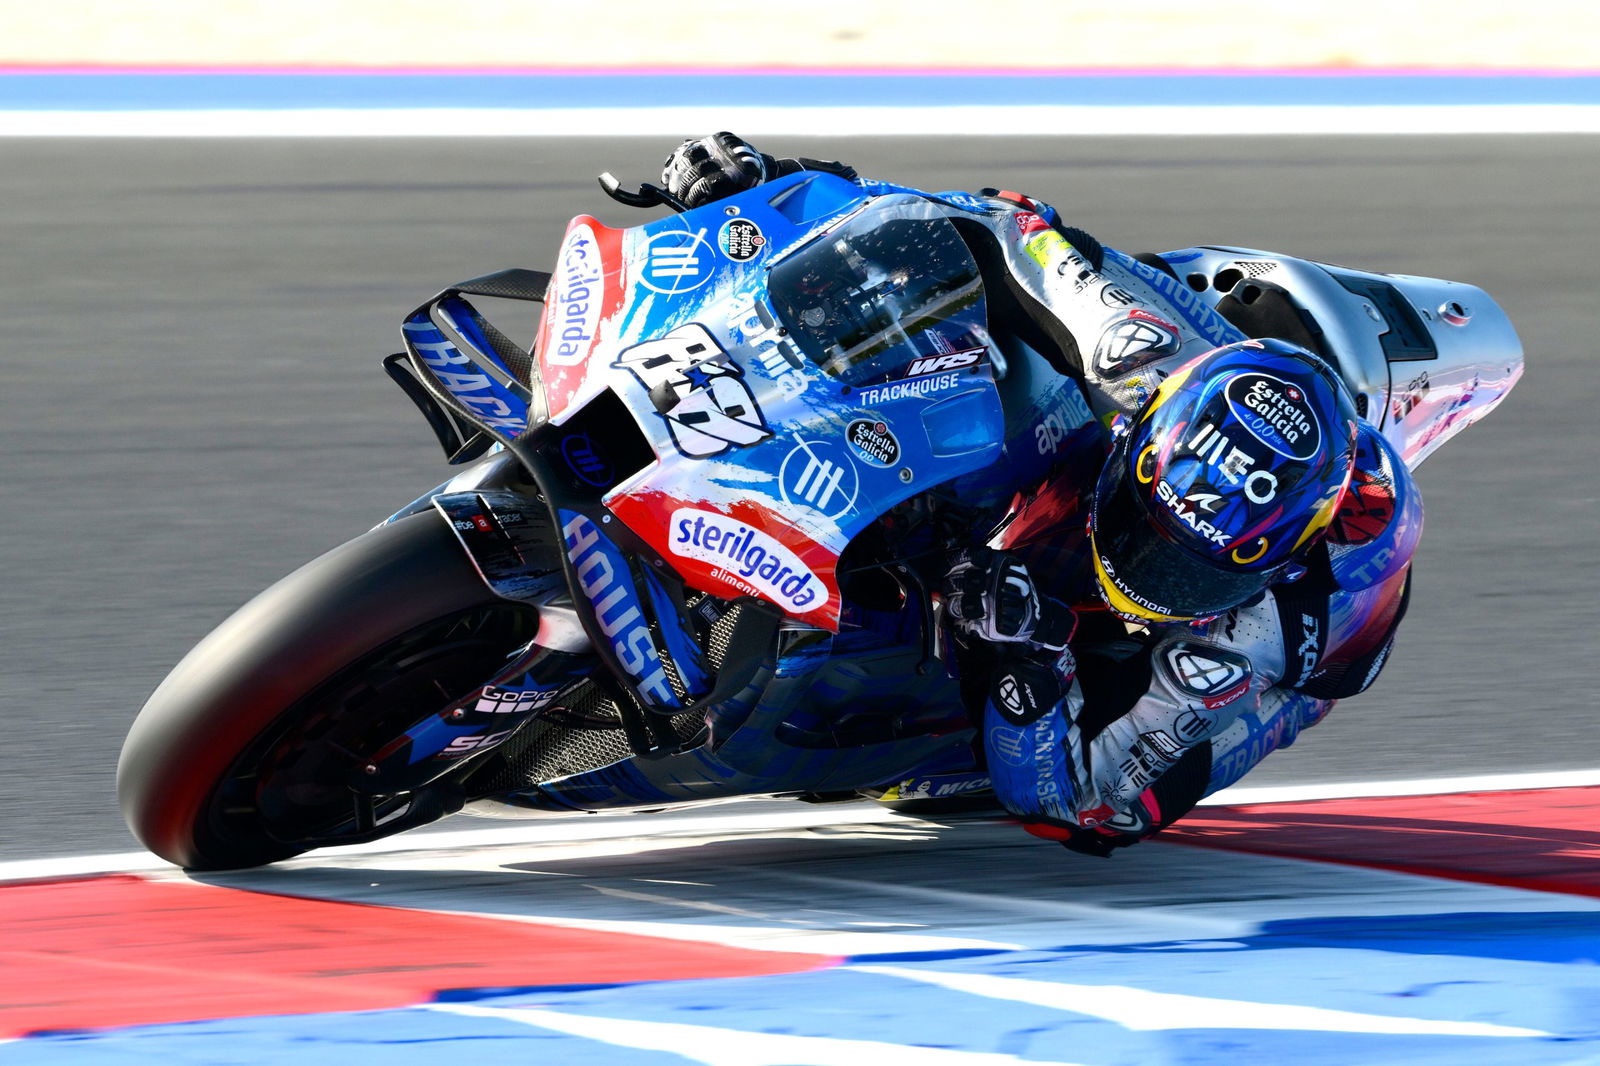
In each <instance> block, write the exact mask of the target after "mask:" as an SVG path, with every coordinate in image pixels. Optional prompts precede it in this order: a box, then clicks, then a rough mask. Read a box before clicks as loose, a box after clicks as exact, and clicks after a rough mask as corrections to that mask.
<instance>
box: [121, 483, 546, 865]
mask: <svg viewBox="0 0 1600 1066" xmlns="http://www.w3.org/2000/svg"><path fill="white" fill-rule="evenodd" d="M536 625H537V613H536V612H535V611H534V610H533V609H532V608H529V607H526V606H523V605H520V604H515V603H511V602H508V601H506V600H502V599H500V598H498V597H497V596H495V595H494V594H493V593H492V592H490V591H489V589H488V587H487V586H486V585H485V584H484V582H483V579H482V578H481V577H479V575H478V573H477V571H476V570H475V569H474V568H473V566H472V564H471V562H470V560H469V559H468V558H467V556H466V553H465V552H464V551H463V550H462V548H461V545H460V543H459V542H458V541H457V540H456V537H455V534H454V533H453V532H452V531H451V530H450V528H449V526H448V525H447V524H446V523H445V520H444V519H443V518H442V517H441V516H440V515H439V514H438V513H437V512H434V511H431V510H430V511H426V512H422V513H419V514H416V515H411V516H409V517H406V518H403V519H400V520H399V521H396V522H393V523H391V524H389V525H386V526H381V527H379V528H378V529H375V530H372V531H371V532H369V533H366V534H363V535H362V536H360V537H357V538H356V539H354V540H352V541H349V542H347V543H345V544H343V545H341V546H340V547H338V548H335V549H334V550H333V551H331V552H329V553H327V554H326V555H323V556H322V557H320V558H318V559H315V560H313V561H312V562H310V563H307V564H306V565H305V566H303V567H301V568H300V569H299V570H296V571H295V572H294V573H292V574H290V575H289V576H288V577H286V578H284V579H283V580H282V581H279V582H278V583H277V584H275V585H273V586H272V587H271V588H269V589H267V590H266V591H265V592H263V593H261V594H260V595H259V596H257V597H255V599H253V600H251V601H250V602H249V603H247V604H245V605H244V606H243V607H241V608H239V610H238V611H236V612H235V613H234V614H233V615H232V616H231V617H229V618H228V619H227V620H226V621H224V622H223V623H222V624H221V625H220V626H218V627H217V628H216V629H215V630H214V631H213V632H212V633H211V634H210V635H209V636H207V637H206V638H205V639H204V640H202V641H201V642H200V643H199V644H198V645H196V646H195V648H194V650H192V651H191V652H189V654H188V655H187V656H185V657H184V658H183V660H182V661H181V662H180V663H179V664H178V665H177V666H176V667H175V668H174V669H173V671H172V673H171V674H170V675H168V677H167V679H166V680H165V681H163V682H162V683H161V685H160V686H159V687H158V688H157V689H156V690H155V692H154V693H153V694H152V695H151V696H150V699H149V700H148V701H147V702H146V703H145V705H144V709H143V710H141V711H140V712H139V715H138V717H137V719H135V721H134V723H133V728H132V729H131V730H130V731H129V734H128V738H127V740H126V741H125V742H124V744H123V748H122V757H121V759H120V761H119V762H118V765H117V798H118V802H119V803H120V805H121V807H122V813H123V817H124V818H125V819H126V820H127V822H128V827H129V828H130V829H131V830H132V831H133V835H134V836H135V837H137V838H138V839H139V842H140V843H142V844H143V845H144V846H145V847H147V848H149V849H150V850H151V851H153V852H155V853H156V854H157V855H159V856H161V857H162V858H164V859H166V860H168V861H169V862H173V863H176V864H177V865H179V866H184V867H189V868H192V869H211V870H216V869H231V868H238V867H245V866H258V865H261V864H263V863H269V862H275V861H277V860H279V859H284V858H288V857H289V856H291V855H296V854H298V853H300V852H302V851H305V850H307V849H308V848H310V847H316V846H320V845H321V844H322V843H326V842H327V840H326V839H325V838H327V837H328V836H330V835H335V836H336V835H337V833H338V832H339V831H340V830H339V829H338V817H337V812H338V809H339V808H338V804H339V802H340V801H341V800H344V801H348V800H349V799H351V798H353V793H349V791H348V789H340V787H339V785H338V782H339V780H340V779H341V775H343V774H347V773H348V771H349V769H350V763H349V761H348V758H346V757H345V756H344V753H343V752H342V751H341V750H340V744H339V742H340V741H348V739H349V737H350V735H351V734H352V732H355V733H357V734H358V735H359V731H360V730H361V729H362V728H368V729H371V728H375V726H376V724H377V722H376V720H377V718H378V716H379V715H380V713H381V714H382V715H383V717H384V718H385V719H386V720H385V721H384V722H383V723H382V725H383V726H384V727H385V728H387V727H389V725H390V723H391V722H392V721H393V720H395V719H396V716H397V715H398V716H399V717H406V716H410V717H411V719H412V720H414V718H415V717H416V716H418V715H419V714H420V713H425V709H426V707H427V706H442V705H443V703H444V702H445V701H446V699H448V698H455V697H457V696H460V695H464V694H465V692H466V691H470V686H471V685H472V684H473V683H474V682H475V681H476V682H481V681H482V680H483V679H484V678H485V677H487V676H488V675H489V674H491V673H492V672H493V671H494V670H495V669H496V668H497V667H498V666H499V664H500V663H502V662H503V661H504V656H505V654H506V653H507V652H509V651H511V650H512V649H513V648H514V647H515V646H516V644H517V643H519V642H525V641H526V640H527V639H529V638H530V637H531V636H532V634H533V631H534V629H535V627H536ZM441 644H445V645H448V646H447V647H445V648H443V649H442V650H441V649H440V645H441ZM379 675H381V677H380V676H379ZM441 679H442V680H441ZM423 685H426V686H428V689H427V691H421V690H420V689H419V686H423ZM452 687H453V688H454V689H455V690H457V691H449V690H450V689H451V688H452ZM358 688H359V689H360V690H361V692H362V693H363V694H364V696H365V699H366V702H365V705H360V704H359V703H358V701H355V700H353V698H352V693H354V692H356V691H357V689H358ZM353 705H354V706H356V710H355V712H352V710H351V708H352V706H353ZM363 716H365V717H366V718H367V719H369V720H368V721H359V720H358V721H351V719H352V718H356V719H360V718H362V717H363ZM401 728H403V726H402V727H401ZM318 745H320V748H318ZM308 767H309V768H310V769H307V768H308ZM285 779H287V780H288V783H287V784H282V782H283V781H284V780H285ZM275 781H277V782H278V784H275ZM397 802H402V801H397ZM348 806H349V805H348V803H347V807H348ZM330 818H331V819H332V821H330ZM408 824H415V823H414V822H413V823H408ZM297 833H299V834H301V835H302V836H303V838H304V841H308V842H297V840H296V834H297Z"/></svg>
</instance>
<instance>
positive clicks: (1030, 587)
mask: <svg viewBox="0 0 1600 1066" xmlns="http://www.w3.org/2000/svg"><path fill="white" fill-rule="evenodd" d="M944 600H945V608H946V610H947V611H949V614H950V618H951V621H952V622H953V623H954V624H955V628H956V631H957V632H960V633H964V634H966V635H968V636H972V637H977V638H978V639H980V640H986V641H989V642H991V643H998V644H1027V645H1029V646H1031V647H1036V648H1050V649H1051V650H1054V651H1060V650H1061V649H1062V648H1065V647H1066V646H1067V642H1068V641H1069V640H1071V639H1072V633H1073V630H1075V629H1076V628H1077V618H1076V616H1075V615H1074V614H1073V613H1072V609H1071V608H1070V607H1067V606H1066V605H1065V604H1063V603H1061V602H1059V601H1057V600H1053V599H1051V598H1050V597H1048V596H1040V595H1039V591H1038V589H1036V588H1035V587H1034V584H1033V578H1032V577H1031V576H1030V575H1029V574H1028V568H1027V567H1025V566H1023V565H1022V563H1021V562H1019V561H1018V560H1017V559H1016V558H1014V557H1012V556H1010V555H1007V554H1006V553H1004V552H994V551H990V550H988V549H987V548H975V549H972V550H970V551H964V552H962V553H961V554H960V555H958V556H956V562H955V565H954V566H952V567H951V568H950V571H949V573H947V574H946V575H945V579H944Z"/></svg>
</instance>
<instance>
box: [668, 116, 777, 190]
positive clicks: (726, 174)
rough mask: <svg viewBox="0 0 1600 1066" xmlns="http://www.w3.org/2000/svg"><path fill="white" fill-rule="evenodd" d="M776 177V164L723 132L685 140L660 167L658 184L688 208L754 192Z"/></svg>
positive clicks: (748, 145)
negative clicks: (759, 186) (750, 190)
mask: <svg viewBox="0 0 1600 1066" xmlns="http://www.w3.org/2000/svg"><path fill="white" fill-rule="evenodd" d="M776 175H777V161H776V160H774V159H773V158H772V157H771V156H770V155H766V154H765V153H762V152H758V151H756V149H755V146H753V145H752V144H750V143H749V142H748V141H745V140H742V139H740V138H738V137H735V136H734V135H733V134H731V133H728V132H726V131H724V132H722V133H713V134H712V135H711V136H709V137H701V138H698V139H696V140H690V141H684V142H683V143H682V144H680V145H678V147H677V148H675V149H673V152H672V154H671V155H670V156H668V157H667V161H666V163H665V164H663V165H662V168H661V184H662V185H663V186H665V187H666V190H667V191H668V192H670V193H671V194H672V195H673V196H676V197H677V198H678V199H680V200H682V201H683V202H684V203H686V204H688V205H689V206H690V207H700V206H702V205H704V204H709V203H711V202H712V201H713V200H720V199H722V198H723V197H725V196H732V195H733V194H734V193H739V192H744V191H745V190H746V189H753V188H755V187H756V186H757V185H760V184H761V183H762V182H764V181H766V180H768V179H769V178H772V177H775V176H776Z"/></svg>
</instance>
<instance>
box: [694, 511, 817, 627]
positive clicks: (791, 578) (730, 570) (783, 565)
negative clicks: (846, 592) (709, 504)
mask: <svg viewBox="0 0 1600 1066" xmlns="http://www.w3.org/2000/svg"><path fill="white" fill-rule="evenodd" d="M669 529H670V530H671V534H670V539H669V541H668V544H667V546H668V548H669V549H670V550H671V551H672V554H674V555H678V556H682V557H683V558H685V559H695V560H698V561H699V562H702V563H710V564H711V565H712V567H713V570H712V576H713V577H716V578H719V579H721V580H723V581H727V582H729V583H730V584H733V585H737V586H740V587H743V588H746V589H748V590H749V591H751V592H753V593H756V594H758V595H761V596H765V597H766V598H767V599H769V600H771V601H772V602H773V603H776V604H778V605H779V606H780V607H785V608H787V609H789V610H792V611H794V612H795V613H796V614H809V613H810V612H812V611H816V610H820V609H821V608H823V607H826V606H827V605H828V603H829V601H830V600H831V598H832V594H831V593H830V592H829V591H828V587H827V586H826V585H824V584H823V583H822V579H821V578H819V577H817V575H816V574H814V573H812V572H811V568H810V567H808V566H806V564H805V563H803V562H801V561H800V557H799V556H798V555H796V554H795V553H794V552H792V551H790V550H789V549H788V548H787V547H785V546H784V545H783V544H782V543H781V542H779V541H778V540H776V539H775V538H773V537H771V536H769V535H768V534H766V533H764V532H762V531H761V530H759V529H756V528H754V527H752V526H748V525H746V524H745V523H743V522H741V521H739V520H738V519H737V518H733V517H731V516H729V515H725V514H722V513H720V512H717V511H706V510H701V509H700V508H698V507H679V508H678V509H677V510H675V511H673V512H672V520H671V524H670V526H669Z"/></svg>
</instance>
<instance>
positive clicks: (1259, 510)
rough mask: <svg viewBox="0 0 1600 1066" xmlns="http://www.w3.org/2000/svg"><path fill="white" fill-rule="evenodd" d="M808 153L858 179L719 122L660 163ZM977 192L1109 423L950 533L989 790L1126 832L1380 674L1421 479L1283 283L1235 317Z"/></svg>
mask: <svg viewBox="0 0 1600 1066" xmlns="http://www.w3.org/2000/svg"><path fill="white" fill-rule="evenodd" d="M799 170H820V171H826V172H828V173H832V174H836V175H838V176H841V177H844V178H847V179H850V180H856V174H855V171H854V170H853V169H852V168H850V167H848V166H846V165H844V164H842V163H836V162H823V161H818V160H810V159H775V158H773V157H772V156H770V155H766V154H763V153H761V152H759V151H757V150H756V149H755V148H754V147H753V146H751V145H750V144H748V143H747V142H745V141H743V140H741V139H739V138H737V137H735V136H734V135H732V134H730V133H726V132H723V133H717V134H714V135H712V136H709V137H703V138H698V139H694V140H690V141H686V142H684V144H682V145H680V146H679V147H678V148H677V149H676V150H675V151H674V152H673V153H672V154H671V156H670V157H669V158H668V159H667V161H666V164H665V166H664V168H663V173H662V181H663V184H664V185H665V187H666V189H667V191H668V192H669V193H671V194H672V195H673V196H675V197H677V198H678V199H679V200H682V201H683V202H684V203H685V204H687V205H688V206H689V207H698V206H701V205H703V204H705V203H709V202H712V201H714V200H716V199H720V198H721V197H724V196H728V195H732V194H733V193H737V192H741V191H744V190H745V189H748V188H751V187H753V186H755V185H758V184H760V183H762V182H764V181H768V180H771V179H773V178H775V177H780V176H783V175H786V174H792V173H794V172H796V171H799ZM863 184H868V183H863ZM976 202H977V203H978V204H979V205H980V207H981V212H982V214H983V216H984V222H985V224H986V225H987V226H988V228H989V229H990V231H992V232H993V233H994V234H995V235H996V237H997V238H998V239H999V241H1000V243H1001V245H1002V246H1003V249H1004V252H1005V266H1006V270H1007V272H1008V284H1007V288H1009V289H1013V290H1015V291H1014V292H1013V295H1012V297H1011V303H1010V305H1009V306H1010V307H1011V309H1012V313H1013V314H1014V315H1019V316H1020V317H1022V318H1023V319H1026V320H1028V321H1025V322H1023V323H1022V325H1023V326H1024V327H1025V336H1026V337H1028V338H1029V339H1030V340H1031V342H1032V343H1033V344H1034V345H1035V346H1036V347H1037V348H1038V349H1039V350H1040V351H1041V353H1042V354H1046V356H1047V358H1049V360H1050V362H1051V363H1052V365H1054V366H1055V368H1056V369H1057V370H1059V371H1061V372H1062V373H1064V374H1067V375H1068V376H1069V377H1071V378H1073V379H1074V380H1075V381H1077V382H1078V383H1079V385H1080V386H1081V387H1082V388H1083V390H1084V392H1085V394H1086V396H1087V397H1088V400H1089V403H1090V406H1091V408H1092V409H1093V411H1094V413H1095V415H1097V416H1099V417H1100V418H1101V419H1103V420H1104V421H1105V422H1106V423H1107V424H1108V425H1110V426H1111V429H1112V446H1111V449H1110V454H1109V457H1108V458H1107V459H1106V460H1105V462H1104V465H1103V467H1102V468H1101V469H1100V471H1099V476H1098V478H1097V479H1096V480H1095V481H1094V483H1093V486H1092V489H1091V488H1090V487H1089V486H1088V485H1085V484H1084V483H1083V482H1082V480H1081V479H1082V478H1083V476H1084V473H1083V470H1082V464H1076V465H1075V466H1074V467H1073V468H1070V469H1065V470H1059V471H1056V472H1053V475H1052V476H1051V477H1050V478H1047V479H1046V480H1045V482H1044V483H1043V484H1040V485H1036V486H1029V487H1028V488H1027V489H1026V490H1025V491H1022V492H1019V493H1018V495H1017V498H1016V500H1014V501H1013V505H1012V507H1011V508H1010V511H1009V514H1008V517H1007V520H1006V521H1005V522H1004V523H1003V526H1002V528H1000V529H999V530H998V531H996V532H995V533H994V534H993V535H992V536H990V537H989V538H987V540H986V542H985V543H984V544H982V545H976V546H973V547H972V548H971V549H969V550H967V551H964V552H962V553H961V554H960V555H958V557H957V559H956V561H955V563H954V565H953V566H952V567H951V568H950V570H949V573H948V574H947V576H946V579H945V583H944V597H943V599H944V610H945V614H946V617H948V618H949V619H950V621H951V625H952V629H953V630H954V631H955V633H956V635H957V642H958V644H959V645H960V646H961V648H962V651H963V656H962V657H963V664H962V665H963V670H962V673H963V676H964V677H969V676H981V677H984V678H986V679H987V681H986V686H985V691H982V692H980V693H978V694H976V695H975V698H974V699H973V700H972V702H973V704H977V703H978V702H979V700H981V702H982V710H981V720H980V722H979V732H980V735H981V737H982V741H983V747H984V753H985V756H986V760H987V765H988V771H989V775H990V778H991V782H992V785H993V788H994V790H995V793H996V795H997V797H998V798H999V799H1000V801H1001V802H1002V803H1003V804H1004V805H1005V806H1006V808H1007V809H1008V810H1009V811H1011V812H1012V813H1013V814H1014V815H1016V816H1017V817H1018V818H1019V819H1020V820H1021V821H1022V823H1023V825H1024V827H1025V828H1026V829H1027V830H1028V831H1029V832H1031V833H1033V834H1035V835H1037V836H1041V837H1045V838H1048V839H1054V840H1058V841H1060V842H1061V843H1063V844H1064V845H1066V846H1067V847H1069V848H1071V849H1073V850H1076V851H1082V852H1087V853H1091V854H1099V855H1108V854H1110V853H1111V851H1112V850H1113V849H1115V848H1118V847H1122V846H1126V845H1129V844H1132V843H1135V842H1137V841H1139V840H1141V839H1144V838H1146V837H1148V836H1150V835H1152V834H1153V833H1155V832H1158V831H1159V830H1160V829H1162V828H1164V827H1165V826H1167V825H1170V824H1172V823H1173V822H1174V821H1176V820H1177V819H1178V818H1179V817H1181V816H1182V815H1183V814H1185V813H1187V812H1188V811H1189V810H1190V809H1191V808H1192V807H1193V806H1194V804H1195V803H1196V802H1198V801H1199V800H1200V799H1201V798H1203V797H1204V796H1205V795H1208V794H1209V793H1211V792H1214V791H1216V790H1218V789H1220V788H1224V787H1227V786H1228V785H1231V784H1233V783H1234V782H1235V781H1237V780H1238V779H1239V778H1241V777H1242V776H1244V774H1245V773H1246V772H1247V771H1248V770H1249V769H1250V768H1252V767H1253V766H1254V765H1255V764H1256V763H1258V762H1260V760H1261V759H1263V758H1265V757H1266V756H1267V755H1268V754H1270V753H1271V752H1272V751H1274V750H1276V749H1277V748H1280V747H1285V746H1287V745H1288V744H1290V743H1292V742H1293V740H1294V739H1295V737H1296V736H1297V734H1298V733H1299V731H1300V730H1301V729H1304V728H1307V727H1309V726H1311V725H1314V724H1316V723H1317V722H1318V721H1320V720H1321V719H1322V717H1323V716H1324V715H1326V714H1327V712H1328V710H1329V709H1330V708H1331V707H1332V705H1333V701H1334V700H1336V699H1341V698H1344V697H1347V696H1351V695H1355V694H1356V693H1358V692H1361V691H1363V690H1365V689H1366V688H1367V687H1369V686H1370V685H1371V684H1372V682H1373V681H1374V680H1375V678H1376V677H1377V675H1378V673H1379V671H1380V670H1381V669H1382V667H1383V664H1384V662H1385V661H1386V659H1387V657H1388V654H1389V650H1390V648H1391V647H1392V645H1393V640H1394V633H1395V630H1396V628H1397V627H1398V625H1399V623H1400V621H1401V619H1402V617H1403V616H1404V613H1405V608H1406V604H1407V600H1408V598H1409V593H1410V560H1411V556H1412V553H1413V552H1414V550H1415V546H1416V542H1417V539H1418V537H1419V535H1420V532H1421V524H1422V523H1421V514H1422V511H1421V500H1420V497H1419V495H1418V493H1417V490H1416V487H1415V484H1414V482H1413V481H1412V480H1411V477H1410V474H1409V472H1408V471H1407V469H1406V466H1405V464H1404V462H1402V460H1401V458H1400V456H1399V455H1398V454H1397V453H1396V452H1395V450H1394V449H1393V448H1392V446H1390V445H1389V444H1388V443H1387V442H1386V441H1385V440H1384V438H1383V437H1382V436H1381V434H1380V433H1379V432H1378V431H1377V429H1376V428H1375V427H1373V426H1372V425H1371V424H1370V423H1367V422H1365V421H1364V420H1363V419H1361V418H1360V417H1359V416H1358V414H1357V409H1356V406H1355V404H1354V402H1353V401H1352V398H1351V396H1350V395H1349V392H1348V391H1347V389H1346V388H1345V386H1344V384H1343V382H1342V381H1341V380H1340V378H1339V376H1338V375H1337V374H1336V373H1335V372H1334V371H1333V370H1331V369H1330V368H1329V366H1328V364H1327V363H1326V362H1325V361H1324V360H1323V359H1322V358H1320V357H1319V355H1318V354H1316V351H1315V348H1316V344H1317V341H1316V339H1315V337H1314V336H1311V335H1309V334H1307V333H1306V331H1305V327H1304V326H1303V325H1301V324H1299V320H1298V319H1297V318H1296V316H1294V315H1293V314H1292V313H1285V308H1284V307H1283V306H1282V305H1281V302H1280V303H1279V304H1274V303H1273V301H1272V300H1270V299H1269V300H1263V301H1258V302H1259V303H1260V304H1261V306H1258V307H1245V306H1244V305H1243V304H1240V303H1239V301H1234V304H1236V305H1237V306H1232V307H1231V308H1230V306H1229V303H1228V300H1227V299H1224V301H1223V302H1222V303H1220V304H1219V305H1218V310H1227V311H1230V315H1229V317H1230V318H1231V319H1232V322H1229V321H1226V320H1224V319H1222V318H1220V317H1218V316H1217V315H1216V314H1215V312H1212V311H1211V310H1210V309H1209V308H1208V307H1206V306H1204V305H1202V304H1200V303H1199V301H1197V300H1194V298H1193V293H1192V292H1189V291H1187V290H1186V289H1185V288H1184V287H1183V286H1182V284H1181V283H1179V282H1177V279H1176V275H1175V273H1174V272H1173V271H1172V269H1171V267H1170V265H1168V264H1167V263H1165V262H1164V261H1163V260H1161V259H1160V257H1158V256H1153V255H1144V256H1138V257H1130V256H1127V255H1124V254H1122V253H1120V252H1117V251H1115V250H1114V249H1109V248H1105V247H1104V246H1102V245H1101V244H1100V243H1099V242H1098V241H1096V240H1094V238H1092V237H1090V236H1089V235H1088V234H1086V233H1084V232H1083V231H1082V230H1078V229H1075V228H1072V227H1068V226H1065V225H1063V224H1062V223H1061V222H1060V221H1059V220H1058V219H1057V217H1056V214H1055V212H1054V210H1053V209H1052V208H1050V207H1049V206H1048V205H1046V204H1043V203H1040V202H1039V201H1036V200H1033V199H1031V198H1029V197H1025V196H1021V195H1019V194H1016V193H1008V192H999V191H997V190H984V192H983V196H982V197H981V198H980V199H978V200H977V201H976ZM1291 310H1292V309H1291ZM1235 324H1236V325H1237V326H1239V327H1242V328H1234V327H1235ZM1242 336H1250V337H1255V338H1257V339H1240V338H1241V337H1242ZM1296 342H1298V343H1296ZM1080 497H1092V501H1093V502H1092V506H1091V507H1090V509H1089V514H1088V515H1087V521H1085V516H1084V515H1083V514H1082V513H1081V511H1080V510H1079V509H1078V508H1077V507H1076V502H1075V501H1076V500H1077V499H1079V498H1080ZM997 549H998V550H997ZM1097 597H1098V599H1099V600H1100V601H1103V604H1104V607H1103V609H1095V605H1094V602H1093V601H1094V600H1095V599H1096V598H1097Z"/></svg>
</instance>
